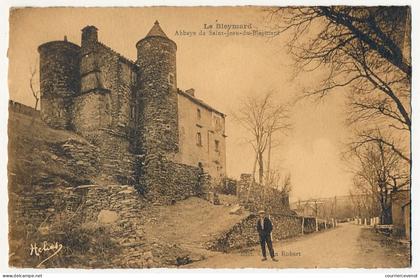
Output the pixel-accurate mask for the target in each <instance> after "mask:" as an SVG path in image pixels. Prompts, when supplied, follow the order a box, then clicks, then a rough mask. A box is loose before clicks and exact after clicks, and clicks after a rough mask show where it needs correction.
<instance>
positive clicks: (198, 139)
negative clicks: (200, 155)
mask: <svg viewBox="0 0 420 278" xmlns="http://www.w3.org/2000/svg"><path fill="white" fill-rule="evenodd" d="M202 145H203V144H202V142H201V133H200V132H197V146H200V147H201V146H202Z"/></svg>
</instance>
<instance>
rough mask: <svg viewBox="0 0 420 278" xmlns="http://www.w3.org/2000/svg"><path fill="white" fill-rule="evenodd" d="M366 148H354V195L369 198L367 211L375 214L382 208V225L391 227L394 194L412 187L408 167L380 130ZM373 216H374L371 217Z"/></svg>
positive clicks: (355, 146)
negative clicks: (376, 209)
mask: <svg viewBox="0 0 420 278" xmlns="http://www.w3.org/2000/svg"><path fill="white" fill-rule="evenodd" d="M375 133H376V134H373V135H372V138H376V139H372V140H371V139H369V140H368V141H366V142H365V143H363V144H354V146H353V148H352V149H351V151H352V156H353V157H355V158H356V161H357V163H356V165H354V167H353V169H354V186H353V188H354V191H355V192H357V193H359V194H360V195H362V196H370V198H371V199H370V200H365V201H364V202H362V205H363V206H365V208H364V210H365V211H370V212H371V213H373V212H374V211H375V208H376V206H377V205H378V206H379V207H380V212H381V223H383V224H390V223H392V216H391V192H392V191H396V190H398V189H399V188H401V187H404V186H407V185H408V184H409V183H410V176H409V174H408V171H409V170H407V169H406V168H407V165H406V164H404V163H402V158H401V156H400V155H398V154H397V153H396V152H395V151H394V150H393V149H392V146H389V145H388V144H387V143H386V142H387V140H386V138H384V136H383V135H382V133H381V131H380V130H379V129H378V130H376V131H375ZM371 216H372V215H371Z"/></svg>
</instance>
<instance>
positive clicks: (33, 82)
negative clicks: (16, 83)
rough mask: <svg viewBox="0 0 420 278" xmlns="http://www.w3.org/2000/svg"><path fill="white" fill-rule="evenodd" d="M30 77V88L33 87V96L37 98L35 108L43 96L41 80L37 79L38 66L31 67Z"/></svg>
mask: <svg viewBox="0 0 420 278" xmlns="http://www.w3.org/2000/svg"><path fill="white" fill-rule="evenodd" d="M29 71H30V78H29V88H30V89H31V93H32V96H33V97H34V99H35V106H34V108H35V110H37V109H38V103H39V99H40V97H41V91H40V89H39V81H38V80H37V78H36V76H37V74H38V71H37V67H36V66H33V67H32V66H31V67H30V69H29Z"/></svg>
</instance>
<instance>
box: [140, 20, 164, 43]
mask: <svg viewBox="0 0 420 278" xmlns="http://www.w3.org/2000/svg"><path fill="white" fill-rule="evenodd" d="M147 37H162V38H165V39H169V38H168V36H166V34H165V32H163V30H162V28H161V27H160V25H159V21H157V20H156V21H155V24H154V25H153V27H152V29H150V31H149V33H147V35H146V37H145V38H147Z"/></svg>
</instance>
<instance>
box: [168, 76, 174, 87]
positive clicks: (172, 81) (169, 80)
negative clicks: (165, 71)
mask: <svg viewBox="0 0 420 278" xmlns="http://www.w3.org/2000/svg"><path fill="white" fill-rule="evenodd" d="M168 82H169V84H170V85H175V75H174V74H173V73H170V74H169V76H168Z"/></svg>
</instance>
